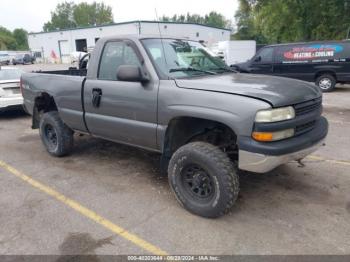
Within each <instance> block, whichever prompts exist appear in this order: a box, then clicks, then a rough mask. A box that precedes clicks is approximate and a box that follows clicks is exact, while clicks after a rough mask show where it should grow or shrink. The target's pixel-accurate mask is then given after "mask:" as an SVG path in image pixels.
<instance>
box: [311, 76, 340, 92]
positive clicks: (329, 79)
mask: <svg viewBox="0 0 350 262" xmlns="http://www.w3.org/2000/svg"><path fill="white" fill-rule="evenodd" d="M325 80H326V81H327V82H328V83H329V84H328V85H322V81H325ZM336 84H337V80H336V79H335V77H334V76H332V75H329V74H324V75H321V76H319V77H318V78H317V79H316V85H317V86H318V87H319V88H320V89H321V91H322V92H325V93H327V92H332V91H333V90H334V88H335V85H336Z"/></svg>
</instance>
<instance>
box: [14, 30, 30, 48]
mask: <svg viewBox="0 0 350 262" xmlns="http://www.w3.org/2000/svg"><path fill="white" fill-rule="evenodd" d="M12 35H13V37H14V39H15V40H16V43H17V50H28V49H29V46H28V38H27V35H28V32H27V31H26V30H24V29H22V28H17V29H15V30H14V31H13V33H12Z"/></svg>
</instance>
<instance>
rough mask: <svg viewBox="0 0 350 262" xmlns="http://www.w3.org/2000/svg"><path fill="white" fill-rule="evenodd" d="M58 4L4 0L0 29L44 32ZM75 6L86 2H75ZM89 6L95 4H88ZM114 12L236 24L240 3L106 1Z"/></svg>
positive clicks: (124, 16)
mask: <svg viewBox="0 0 350 262" xmlns="http://www.w3.org/2000/svg"><path fill="white" fill-rule="evenodd" d="M61 2H63V1H58V0H0V26H4V27H6V28H8V29H10V30H13V29H15V28H24V29H26V30H27V31H29V32H38V31H42V27H43V24H44V23H45V22H47V21H48V20H49V19H50V12H51V11H53V10H54V9H55V7H56V5H57V4H58V3H61ZM74 2H75V3H80V2H84V1H83V0H74ZM85 2H93V1H90V0H85ZM103 2H105V3H106V4H108V5H110V6H111V7H112V9H113V14H114V21H115V22H125V21H130V20H154V19H155V8H157V12H158V16H162V15H167V16H172V15H174V14H185V13H187V12H190V13H196V14H201V15H204V14H206V13H209V12H210V11H217V12H219V13H221V14H223V15H224V16H225V17H226V18H227V19H230V20H233V17H234V14H235V11H236V10H237V6H238V1H237V0H214V1H213V0H103Z"/></svg>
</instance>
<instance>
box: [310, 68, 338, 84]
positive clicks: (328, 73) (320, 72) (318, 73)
mask: <svg viewBox="0 0 350 262" xmlns="http://www.w3.org/2000/svg"><path fill="white" fill-rule="evenodd" d="M322 75H331V76H333V77H334V78H335V80H337V73H336V72H335V71H334V70H331V69H327V70H326V69H323V70H319V71H317V72H316V74H315V78H314V80H315V81H316V80H317V79H318V78H319V77H320V76H322Z"/></svg>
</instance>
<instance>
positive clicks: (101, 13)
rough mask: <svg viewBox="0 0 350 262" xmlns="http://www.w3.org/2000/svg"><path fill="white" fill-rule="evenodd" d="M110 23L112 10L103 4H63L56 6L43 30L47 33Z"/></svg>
mask: <svg viewBox="0 0 350 262" xmlns="http://www.w3.org/2000/svg"><path fill="white" fill-rule="evenodd" d="M112 22H113V13H112V8H111V7H110V6H108V5H105V4H104V3H96V2H93V3H91V4H89V3H87V2H81V3H79V4H74V2H63V3H61V4H58V5H57V6H56V9H55V11H54V12H51V20H50V21H49V22H47V23H45V24H44V27H43V30H44V31H45V32H48V31H54V30H61V29H68V28H76V27H80V26H90V25H102V24H106V23H112Z"/></svg>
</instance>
